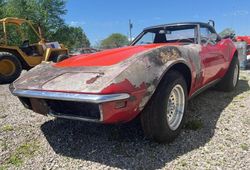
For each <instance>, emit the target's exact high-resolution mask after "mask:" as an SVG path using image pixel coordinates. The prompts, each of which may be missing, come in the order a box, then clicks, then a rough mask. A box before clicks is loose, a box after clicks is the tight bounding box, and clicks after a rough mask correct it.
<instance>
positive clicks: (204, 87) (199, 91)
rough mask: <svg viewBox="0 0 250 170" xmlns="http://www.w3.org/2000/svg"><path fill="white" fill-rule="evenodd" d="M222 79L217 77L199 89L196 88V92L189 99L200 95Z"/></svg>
mask: <svg viewBox="0 0 250 170" xmlns="http://www.w3.org/2000/svg"><path fill="white" fill-rule="evenodd" d="M220 80H221V79H216V80H213V81H211V82H209V83H208V84H207V85H205V86H203V87H201V88H199V89H198V90H196V92H194V93H193V94H192V95H191V96H190V97H189V100H190V99H192V98H194V97H195V96H197V95H199V94H200V93H201V92H203V91H205V90H207V89H209V88H210V87H212V86H214V85H216V84H217V83H218V82H219V81H220Z"/></svg>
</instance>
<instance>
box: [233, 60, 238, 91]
mask: <svg viewBox="0 0 250 170" xmlns="http://www.w3.org/2000/svg"><path fill="white" fill-rule="evenodd" d="M238 74H239V65H238V64H236V65H235V68H234V75H233V86H234V87H235V86H236V85H237V82H238V77H239V75H238Z"/></svg>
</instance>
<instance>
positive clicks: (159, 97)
mask: <svg viewBox="0 0 250 170" xmlns="http://www.w3.org/2000/svg"><path fill="white" fill-rule="evenodd" d="M186 107H187V84H186V81H185V79H184V78H183V76H182V75H181V74H180V73H179V72H176V71H170V72H169V73H167V75H166V76H165V77H164V79H163V81H162V82H161V83H160V85H159V87H158V89H157V90H156V92H155V94H154V95H153V97H152V98H151V100H150V101H149V103H148V104H147V106H146V107H145V109H144V111H143V112H142V115H141V123H142V127H143V130H144V133H145V135H146V136H147V137H148V138H150V139H153V140H155V141H156V142H159V143H169V142H172V141H173V140H174V139H175V138H176V137H177V136H178V135H179V133H180V131H181V128H182V125H183V123H184V118H185V110H186Z"/></svg>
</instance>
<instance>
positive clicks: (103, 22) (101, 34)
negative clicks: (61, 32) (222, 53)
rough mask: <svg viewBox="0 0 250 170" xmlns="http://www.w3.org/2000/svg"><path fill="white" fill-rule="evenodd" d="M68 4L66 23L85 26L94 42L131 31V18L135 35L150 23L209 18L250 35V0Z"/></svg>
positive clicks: (77, 0)
mask: <svg viewBox="0 0 250 170" xmlns="http://www.w3.org/2000/svg"><path fill="white" fill-rule="evenodd" d="M66 8H67V11H68V12H67V14H66V15H65V16H63V18H64V19H65V21H66V23H68V24H69V25H71V26H80V27H82V28H83V30H84V32H85V33H86V35H87V37H88V38H89V40H90V42H91V45H92V46H94V45H96V44H97V43H98V42H100V41H101V40H103V39H105V38H106V37H108V36H109V35H110V34H112V33H122V34H124V35H128V33H129V26H128V22H129V19H131V20H132V23H133V29H132V36H133V37H136V36H137V35H138V34H139V33H140V32H141V31H142V30H143V28H145V27H148V26H153V25H159V24H165V23H173V22H185V21H200V22H208V20H210V19H212V20H214V21H215V23H216V30H217V32H221V31H222V30H223V29H225V28H233V29H234V30H235V31H236V33H237V34H238V35H250V0H207V1H204V0H155V1H153V0H123V1H122V0H68V1H67V4H66Z"/></svg>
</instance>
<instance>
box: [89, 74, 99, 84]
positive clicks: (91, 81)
mask: <svg viewBox="0 0 250 170" xmlns="http://www.w3.org/2000/svg"><path fill="white" fill-rule="evenodd" d="M99 77H100V76H96V77H93V78H91V79H89V80H87V81H86V84H93V83H94V82H95V81H96V80H97V79H98V78H99Z"/></svg>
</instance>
